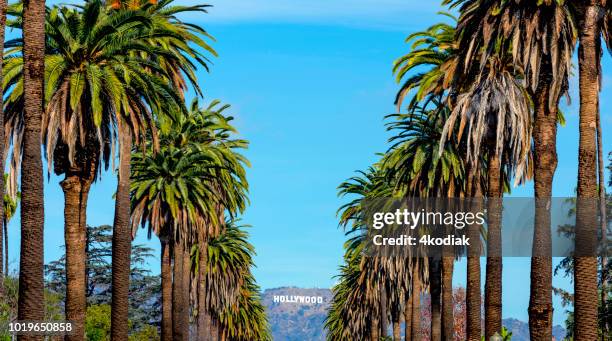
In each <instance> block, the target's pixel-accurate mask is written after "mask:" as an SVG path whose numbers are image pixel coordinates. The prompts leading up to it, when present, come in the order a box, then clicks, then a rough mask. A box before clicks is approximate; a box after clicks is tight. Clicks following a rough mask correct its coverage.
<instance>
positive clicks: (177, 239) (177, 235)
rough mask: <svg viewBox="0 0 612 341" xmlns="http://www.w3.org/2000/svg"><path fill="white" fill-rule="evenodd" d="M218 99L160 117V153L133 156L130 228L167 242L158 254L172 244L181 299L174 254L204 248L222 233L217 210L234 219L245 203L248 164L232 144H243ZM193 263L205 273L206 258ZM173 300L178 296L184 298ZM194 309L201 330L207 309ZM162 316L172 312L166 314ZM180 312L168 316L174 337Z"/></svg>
mask: <svg viewBox="0 0 612 341" xmlns="http://www.w3.org/2000/svg"><path fill="white" fill-rule="evenodd" d="M219 104H220V102H219V101H212V102H211V104H210V105H209V106H207V107H204V108H201V107H199V105H198V101H193V102H192V105H191V107H190V110H189V113H188V114H187V115H184V114H182V113H181V112H177V113H175V116H174V117H173V118H172V119H169V120H165V121H163V120H162V121H159V122H158V124H159V132H160V141H161V145H162V146H163V147H162V148H161V149H160V150H159V151H158V152H153V151H151V149H150V148H149V152H147V153H144V154H143V153H141V152H138V153H135V154H134V162H133V167H134V169H133V171H132V178H133V185H132V207H133V210H132V211H133V212H132V228H133V233H135V231H136V228H137V227H138V225H139V224H140V225H143V226H145V225H146V226H148V229H149V235H151V233H155V234H156V235H157V236H159V237H160V239H161V240H162V243H165V244H166V246H165V248H164V251H165V250H166V249H167V248H168V246H169V245H167V244H168V243H173V245H174V246H173V247H174V250H175V259H174V264H175V266H174V274H175V277H174V280H175V281H174V288H175V289H176V290H175V293H176V294H177V295H179V296H183V292H182V291H181V290H180V289H179V288H180V287H181V286H183V287H184V286H185V285H186V284H185V283H180V280H181V279H182V278H183V275H184V274H185V273H188V274H189V273H190V271H191V266H189V265H187V269H180V267H181V266H183V267H184V266H185V265H184V263H182V262H180V261H177V257H178V259H183V260H184V257H185V256H184V255H185V249H187V250H190V249H191V247H192V245H195V246H198V247H199V249H206V245H207V243H208V239H210V238H213V237H215V236H216V235H218V234H219V233H220V231H221V230H222V228H221V223H222V221H221V215H220V214H219V207H225V208H226V212H228V213H229V214H230V215H231V216H233V215H234V214H235V213H237V212H239V211H241V210H242V209H243V208H244V205H245V202H246V197H245V193H246V190H247V182H246V178H245V169H244V167H245V165H248V161H247V160H246V159H245V158H244V157H243V156H241V155H240V154H239V153H238V149H242V148H246V146H247V142H246V141H244V140H240V139H236V138H234V134H235V133H236V131H235V129H234V128H233V127H232V125H231V120H232V119H233V118H232V117H231V116H225V115H226V114H225V112H224V111H225V110H226V109H228V108H229V105H221V106H220V105H219ZM199 255H200V254H199ZM205 256H206V255H201V257H199V258H198V259H199V260H204V259H206V257H205ZM163 257H164V255H162V258H163ZM164 264H167V266H168V265H169V264H168V263H162V273H164V272H169V271H170V270H169V268H168V267H166V268H165V270H164ZM198 267H199V268H200V270H201V271H203V273H202V274H200V276H199V277H205V274H206V273H205V270H206V269H207V266H206V262H199V263H198ZM179 274H182V275H179ZM196 277H198V276H196ZM168 279H169V277H167V278H166V280H162V288H163V289H162V292H166V293H168V292H170V291H171V289H170V286H171V285H172V282H171V281H168ZM187 281H189V278H188V277H187ZM198 286H200V287H199V288H198V290H199V291H198V292H199V294H201V295H202V299H201V300H200V302H204V301H205V298H206V295H208V294H209V293H208V291H207V288H206V287H205V282H204V281H199V282H198ZM173 297H174V299H175V300H177V301H180V300H181V299H182V300H183V302H184V300H185V297H178V296H176V295H174V296H173ZM164 298H165V299H164V300H163V308H164V309H163V311H166V312H169V311H170V309H171V308H170V307H171V300H170V297H168V296H164ZM187 298H188V297H187ZM185 306H188V305H185ZM174 309H176V310H181V309H182V307H181V306H180V305H174ZM198 312H199V316H198V321H199V325H198V327H200V328H199V333H201V331H202V330H204V329H207V328H206V327H204V326H202V325H201V324H203V323H205V318H206V316H208V311H207V310H206V309H204V310H201V311H200V309H198ZM163 316H165V317H166V318H169V317H170V315H169V314H165V313H164V315H163ZM181 316H182V317H181ZM185 316H186V311H184V310H181V311H179V312H178V314H175V316H173V317H174V319H175V321H176V322H177V323H179V325H176V326H174V330H175V334H177V333H180V332H181V331H180V330H177V329H181V328H182V330H185V328H184V327H181V326H183V325H184V324H185V321H187V318H186V317H185ZM201 319H204V320H201ZM171 323H172V322H171V321H170V320H167V319H166V320H163V321H162V326H165V328H164V335H168V336H170V333H169V332H167V329H168V328H170V326H171ZM201 335H205V333H201ZM175 338H176V336H175Z"/></svg>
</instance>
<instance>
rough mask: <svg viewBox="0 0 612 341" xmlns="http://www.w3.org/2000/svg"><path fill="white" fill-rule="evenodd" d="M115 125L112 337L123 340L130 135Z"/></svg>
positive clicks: (128, 249) (122, 124)
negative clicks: (117, 141) (116, 165)
mask: <svg viewBox="0 0 612 341" xmlns="http://www.w3.org/2000/svg"><path fill="white" fill-rule="evenodd" d="M118 125H119V139H120V155H119V177H118V178H119V179H118V182H117V194H116V199H115V220H114V223H113V239H112V240H113V246H112V262H113V264H112V271H113V276H112V304H111V340H113V341H125V340H127V339H128V306H129V289H130V258H131V250H132V233H131V230H130V161H131V153H132V135H131V133H130V128H129V127H128V126H127V124H126V123H125V122H120V123H119V124H118Z"/></svg>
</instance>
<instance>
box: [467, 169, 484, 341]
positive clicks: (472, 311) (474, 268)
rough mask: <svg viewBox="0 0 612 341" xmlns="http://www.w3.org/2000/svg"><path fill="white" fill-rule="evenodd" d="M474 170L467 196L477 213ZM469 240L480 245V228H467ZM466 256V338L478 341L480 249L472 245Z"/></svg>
mask: <svg viewBox="0 0 612 341" xmlns="http://www.w3.org/2000/svg"><path fill="white" fill-rule="evenodd" d="M477 174H478V173H477V171H476V170H475V169H472V168H470V170H469V173H468V187H469V190H468V195H469V197H472V198H473V201H472V202H470V203H469V204H470V205H469V206H470V208H471V209H472V210H473V211H475V212H477V211H479V209H480V200H481V197H482V195H481V188H480V182H479V177H478V175H477ZM468 233H469V238H470V240H472V241H474V243H476V241H478V243H480V228H479V227H477V226H475V225H472V226H468ZM467 252H468V255H467V285H466V310H467V316H466V337H467V340H468V341H480V339H481V333H482V331H481V330H482V329H481V328H482V326H481V323H482V322H481V295H480V248H479V247H478V246H477V245H474V244H472V247H470V248H468V251H467Z"/></svg>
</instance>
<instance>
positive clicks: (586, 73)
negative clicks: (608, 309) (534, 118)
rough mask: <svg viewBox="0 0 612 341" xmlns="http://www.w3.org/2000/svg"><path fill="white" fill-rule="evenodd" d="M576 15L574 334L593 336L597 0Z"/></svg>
mask: <svg viewBox="0 0 612 341" xmlns="http://www.w3.org/2000/svg"><path fill="white" fill-rule="evenodd" d="M583 4H585V5H586V8H584V12H583V16H582V18H580V20H579V23H580V28H581V29H580V46H579V49H578V65H579V70H580V77H579V78H580V123H579V129H580V143H579V147H578V191H577V193H578V201H577V205H576V250H575V255H576V257H575V258H574V307H575V309H574V335H575V338H576V340H596V339H597V304H595V303H594V302H597V300H598V291H597V258H596V244H597V237H596V236H597V204H596V201H597V198H598V192H597V171H596V170H597V141H596V133H597V116H598V114H599V84H600V77H601V75H600V73H601V60H600V58H601V46H600V44H601V19H602V18H603V14H604V12H603V11H604V9H603V8H602V3H601V0H585V1H583Z"/></svg>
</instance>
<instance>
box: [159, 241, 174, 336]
mask: <svg viewBox="0 0 612 341" xmlns="http://www.w3.org/2000/svg"><path fill="white" fill-rule="evenodd" d="M160 241H161V285H162V321H161V341H172V258H171V256H170V243H169V242H168V238H167V237H162V238H160Z"/></svg>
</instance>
